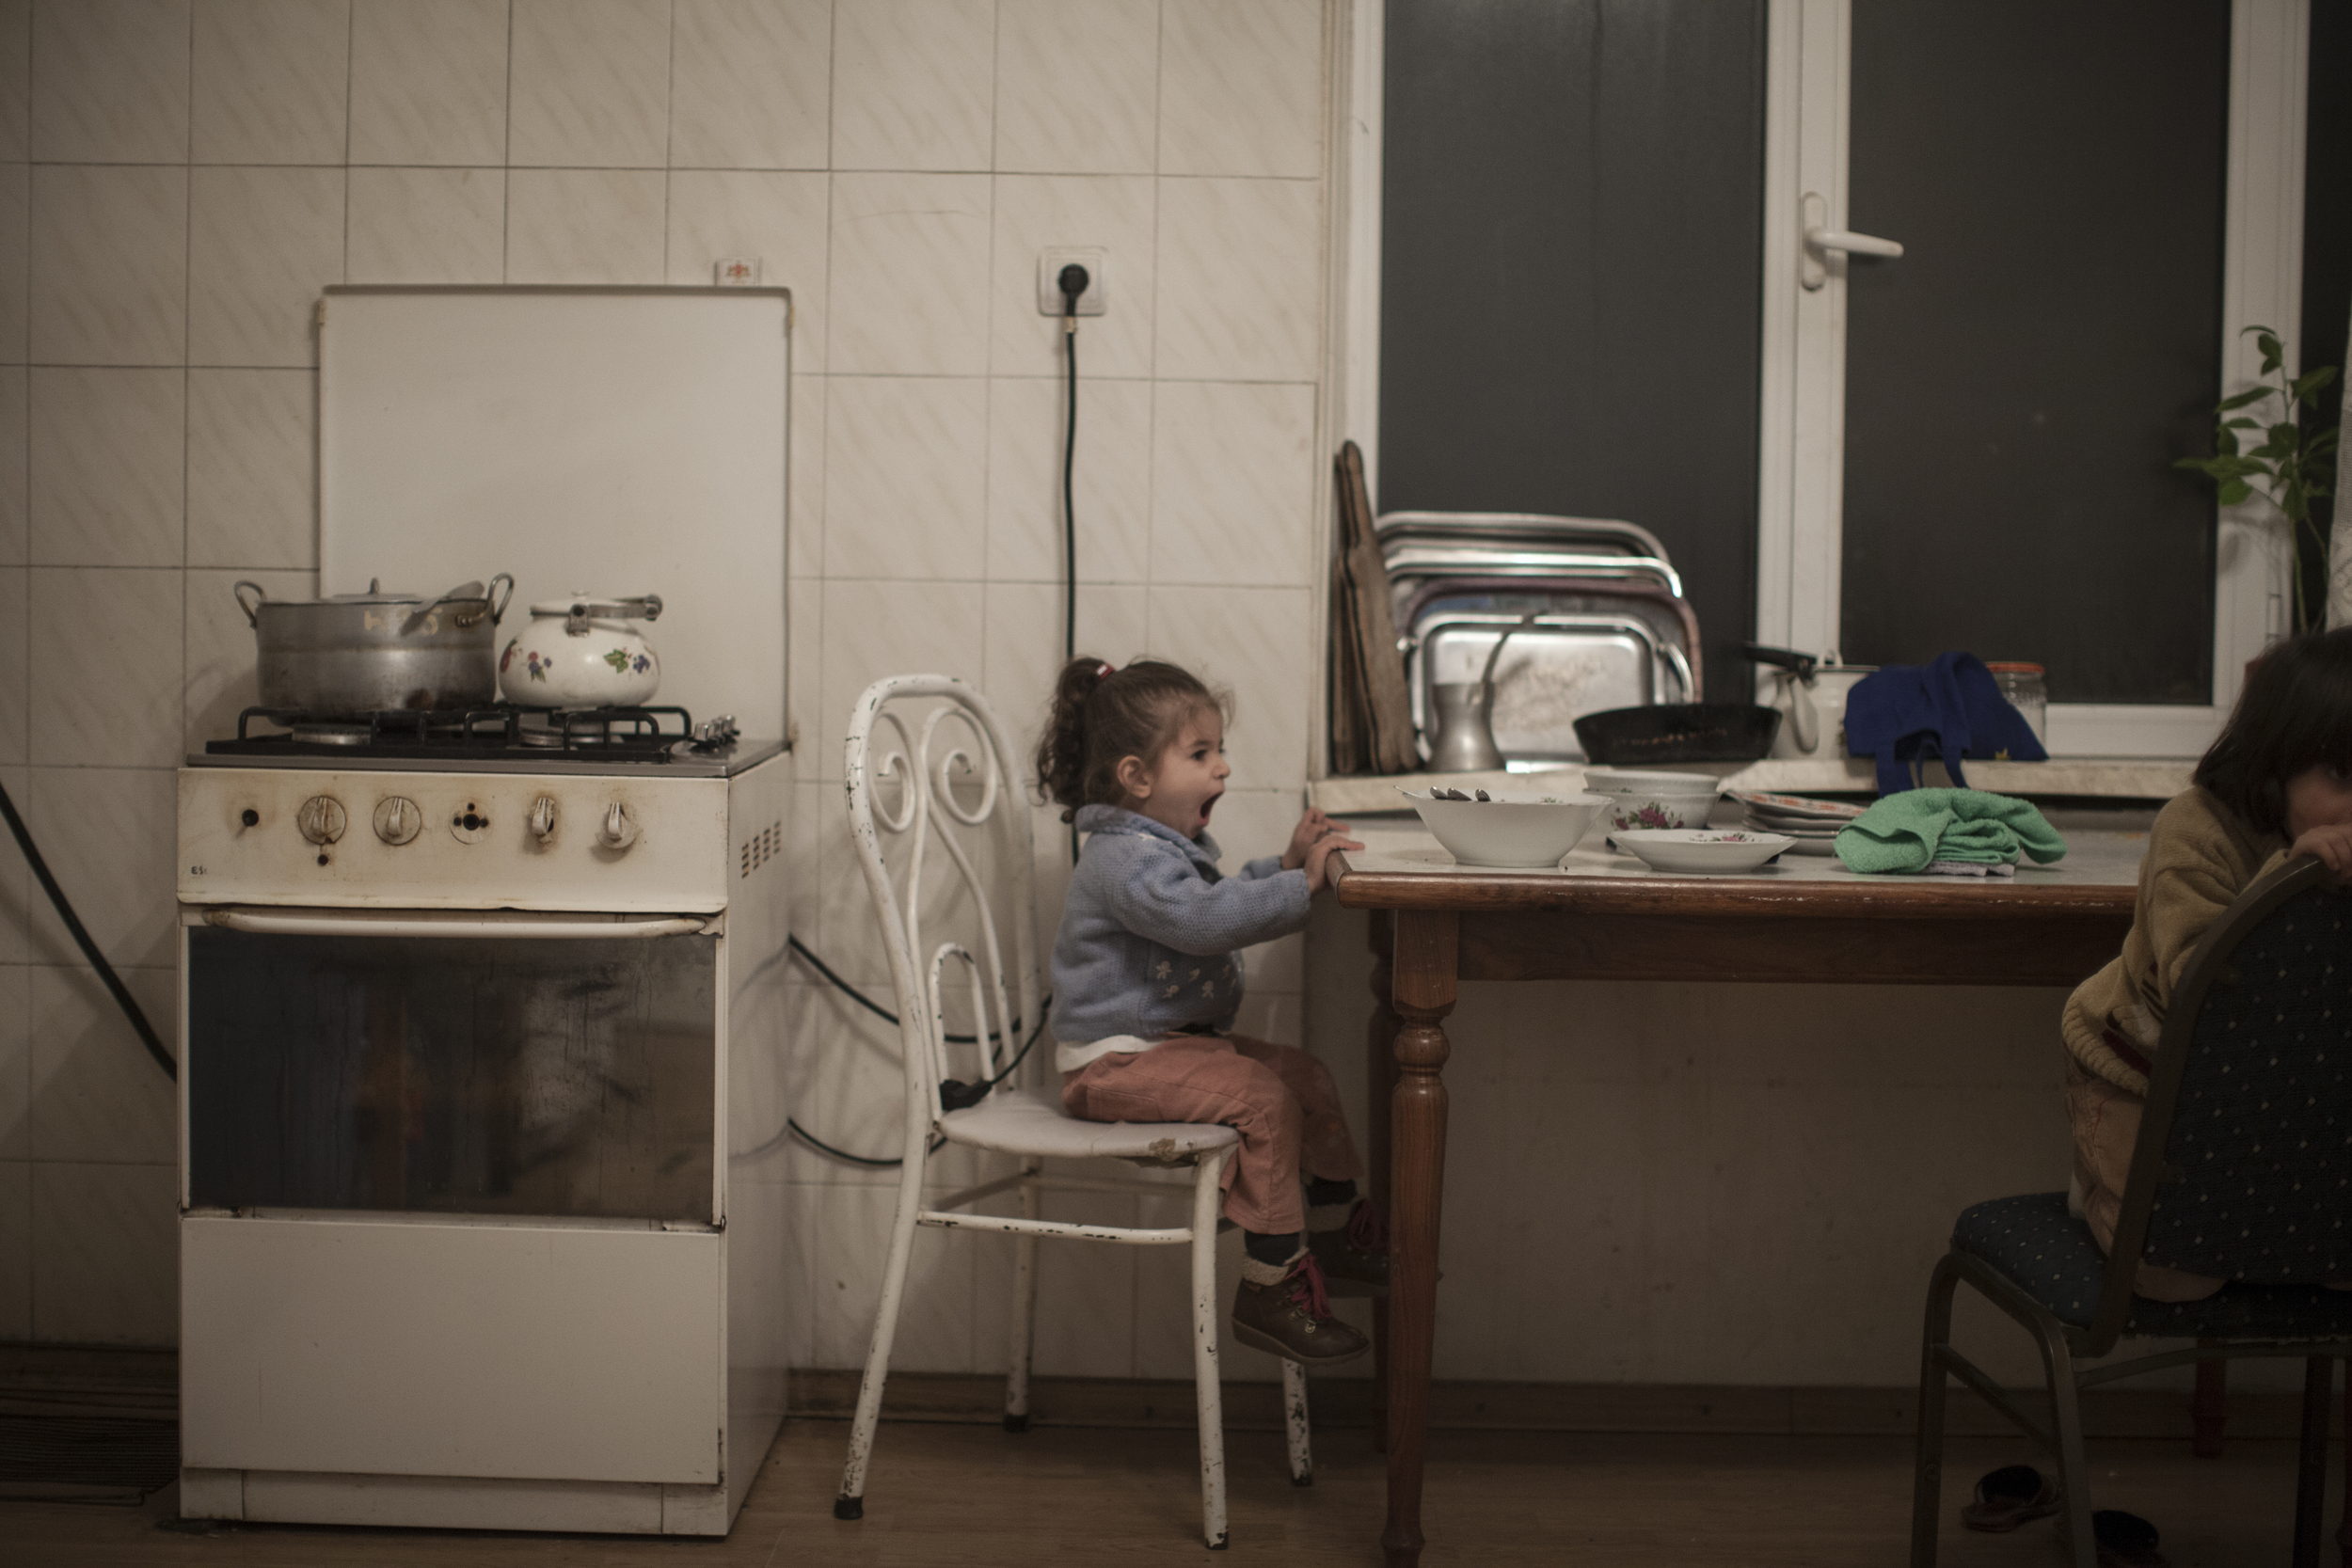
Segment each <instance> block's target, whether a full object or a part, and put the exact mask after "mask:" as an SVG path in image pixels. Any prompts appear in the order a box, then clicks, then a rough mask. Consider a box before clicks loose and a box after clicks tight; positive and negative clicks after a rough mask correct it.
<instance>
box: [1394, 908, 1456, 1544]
mask: <svg viewBox="0 0 2352 1568" xmlns="http://www.w3.org/2000/svg"><path fill="white" fill-rule="evenodd" d="M1460 929H1461V927H1460V920H1459V917H1458V916H1456V915H1455V914H1454V913H1453V912H1452V911H1423V910H1400V911H1397V914H1396V958H1395V965H1394V976H1393V980H1392V982H1391V984H1392V987H1393V990H1394V994H1395V1004H1396V1013H1397V1017H1398V1018H1399V1019H1400V1020H1401V1021H1402V1026H1401V1027H1400V1028H1399V1029H1398V1031H1397V1037H1396V1062H1397V1067H1398V1069H1399V1070H1400V1076H1399V1077H1398V1079H1397V1085H1396V1091H1395V1094H1394V1096H1393V1097H1392V1101H1391V1105H1392V1111H1391V1115H1392V1117H1393V1122H1392V1126H1391V1140H1392V1142H1393V1144H1394V1164H1393V1171H1392V1175H1391V1196H1392V1197H1393V1199H1394V1203H1393V1207H1392V1208H1391V1214H1392V1215H1393V1221H1392V1225H1391V1232H1390V1241H1389V1247H1390V1271H1391V1272H1390V1286H1389V1306H1390V1315H1389V1356H1390V1360H1389V1522H1388V1527H1387V1528H1385V1529H1383V1530H1382V1531H1381V1532H1380V1545H1381V1548H1382V1549H1383V1550H1384V1551H1385V1552H1386V1553H1387V1554H1388V1560H1389V1564H1390V1568H1413V1565H1415V1564H1417V1563H1419V1562H1420V1560H1421V1548H1422V1533H1421V1466H1422V1437H1423V1434H1424V1432H1425V1429H1426V1427H1427V1424H1428V1420H1429V1360H1430V1352H1431V1350H1432V1347H1433V1346H1434V1344H1435V1342H1436V1339H1437V1330H1438V1211H1439V1204H1440V1199H1441V1197H1442V1196H1443V1188H1444V1180H1445V1112H1446V1091H1445V1084H1444V1082H1443V1081H1442V1080H1441V1079H1440V1078H1439V1077H1438V1074H1439V1072H1440V1071H1441V1070H1442V1069H1444V1067H1445V1059H1446V1055H1447V1053H1449V1052H1450V1051H1451V1050H1452V1047H1451V1046H1450V1045H1449V1044H1448V1043H1447V1041H1446V1037H1445V1030H1444V1029H1443V1028H1441V1027H1440V1024H1441V1023H1442V1022H1443V1021H1444V1019H1445V1016H1446V1014H1448V1013H1450V1012H1452V1011H1453V1010H1454V988H1455V984H1456V981H1457V977H1458V969H1457V963H1456V958H1457V950H1458V945H1459V937H1460Z"/></svg>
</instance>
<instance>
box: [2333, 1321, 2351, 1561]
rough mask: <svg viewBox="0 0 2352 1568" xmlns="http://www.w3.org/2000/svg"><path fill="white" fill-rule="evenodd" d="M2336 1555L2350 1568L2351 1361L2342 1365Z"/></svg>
mask: <svg viewBox="0 0 2352 1568" xmlns="http://www.w3.org/2000/svg"><path fill="white" fill-rule="evenodd" d="M2336 1555H2337V1557H2338V1558H2339V1559H2340V1560H2341V1562H2342V1568H2352V1360H2347V1361H2345V1362H2344V1521H2343V1523H2341V1524H2339V1525H2337V1526H2336Z"/></svg>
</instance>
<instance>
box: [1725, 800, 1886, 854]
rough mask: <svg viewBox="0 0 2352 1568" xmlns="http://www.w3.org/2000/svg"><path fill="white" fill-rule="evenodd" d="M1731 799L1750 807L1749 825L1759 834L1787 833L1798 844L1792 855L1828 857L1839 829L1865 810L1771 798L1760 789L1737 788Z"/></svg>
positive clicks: (1834, 803)
mask: <svg viewBox="0 0 2352 1568" xmlns="http://www.w3.org/2000/svg"><path fill="white" fill-rule="evenodd" d="M1731 798H1732V799H1733V800H1737V801H1739V802H1740V804H1741V805H1743V806H1745V807H1747V808H1748V816H1747V825H1748V826H1749V827H1750V828H1753V829H1754V830H1756V832H1762V833H1786V834H1787V835H1788V837H1790V838H1793V839H1795V840H1796V841H1797V842H1796V843H1794V844H1792V845H1790V846H1789V847H1788V852H1789V853H1790V854H1792V855H1827V854H1831V853H1833V852H1834V851H1833V850H1832V848H1831V841H1832V840H1834V839H1835V838H1836V836H1837V830H1838V829H1840V828H1842V827H1844V826H1845V825H1846V824H1847V823H1849V822H1851V821H1852V820H1853V819H1854V818H1855V817H1857V816H1861V815H1862V814H1863V812H1864V810H1865V809H1866V808H1865V807H1862V806H1857V805H1852V804H1850V803H1849V802H1847V801H1844V800H1812V799H1809V798H1808V797H1806V796H1803V795H1770V794H1767V793H1765V792H1764V791H1762V790H1759V789H1735V790H1733V791H1732V792H1731Z"/></svg>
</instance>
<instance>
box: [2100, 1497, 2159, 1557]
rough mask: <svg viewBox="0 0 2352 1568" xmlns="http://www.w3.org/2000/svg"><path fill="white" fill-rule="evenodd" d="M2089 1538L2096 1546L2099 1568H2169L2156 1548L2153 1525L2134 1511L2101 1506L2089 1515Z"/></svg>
mask: <svg viewBox="0 0 2352 1568" xmlns="http://www.w3.org/2000/svg"><path fill="white" fill-rule="evenodd" d="M2090 1539H2091V1540H2092V1541H2093V1542H2094V1543H2095V1544H2097V1545H2098V1548H2099V1568H2170V1565H2169V1563H2168V1562H2167V1561H2166V1560H2165V1556H2164V1554H2163V1553H2162V1552H2160V1551H2158V1550H2156V1527H2155V1526H2153V1525H2152V1524H2150V1523H2149V1522H2148V1521H2147V1520H2145V1519H2143V1518H2141V1517H2140V1516H2139V1515H2138V1514H2137V1513H2124V1512H2123V1511H2122V1509H2120V1508H2103V1509H2100V1510H2099V1511H2098V1512H2097V1513H2093V1514H2091V1516H2090Z"/></svg>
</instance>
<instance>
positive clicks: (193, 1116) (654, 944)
mask: <svg viewBox="0 0 2352 1568" xmlns="http://www.w3.org/2000/svg"><path fill="white" fill-rule="evenodd" d="M187 923H188V927H189V929H188V933H187V939H188V945H187V968H186V974H187V1018H186V1031H185V1034H184V1039H185V1040H186V1042H187V1044H186V1050H185V1056H186V1060H187V1063H188V1068H187V1142H186V1150H187V1170H186V1180H187V1189H186V1195H185V1198H186V1202H187V1204H188V1206H189V1207H190V1208H192V1209H196V1210H199V1211H201V1210H214V1211H219V1210H229V1211H235V1212H247V1213H251V1212H273V1211H287V1210H300V1211H315V1210H362V1211H373V1212H382V1213H401V1214H480V1215H536V1216H548V1217H564V1218H593V1219H619V1220H648V1221H654V1222H657V1223H661V1222H667V1223H673V1224H675V1223H678V1222H685V1223H689V1224H701V1225H712V1224H716V1223H718V1221H719V1220H720V1219H721V1218H722V1217H723V1215H722V1214H721V1213H720V1212H719V1208H718V1205H719V1201H720V1200H719V1198H718V1196H717V1185H716V1183H715V1182H714V1180H713V1170H714V1164H715V1162H714V1148H715V1139H716V1135H717V1090H718V1083H719V1074H718V1048H719V1039H718V1035H719V1028H720V1024H719V996H720V994H721V993H720V989H719V974H718V966H719V955H720V943H719V942H717V940H716V939H715V936H713V935H711V934H707V922H706V921H704V920H702V919H700V918H678V919H660V918H654V919H645V918H637V919H616V918H612V917H607V916H599V915H561V914H537V915H504V914H492V915H483V914H445V913H441V912H438V911H417V912H407V911H395V912H390V913H382V912H377V911H353V910H342V911H329V910H285V909H273V910H239V909H229V910H208V911H201V912H192V913H191V914H190V915H189V916H188V918H187Z"/></svg>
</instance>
